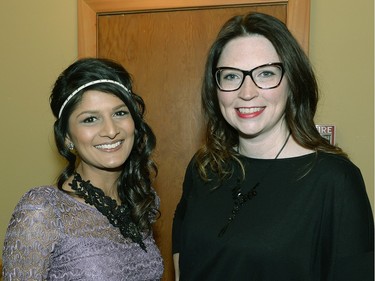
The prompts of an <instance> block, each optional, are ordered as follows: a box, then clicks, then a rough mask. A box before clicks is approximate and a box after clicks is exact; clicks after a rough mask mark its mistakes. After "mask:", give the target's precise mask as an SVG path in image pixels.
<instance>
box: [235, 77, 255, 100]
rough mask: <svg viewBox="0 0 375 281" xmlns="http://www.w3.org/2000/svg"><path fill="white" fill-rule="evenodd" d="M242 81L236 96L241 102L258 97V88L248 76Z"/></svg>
mask: <svg viewBox="0 0 375 281" xmlns="http://www.w3.org/2000/svg"><path fill="white" fill-rule="evenodd" d="M244 79H245V80H244V81H243V83H242V85H241V88H240V89H239V92H238V96H239V97H240V98H241V99H243V100H251V99H253V98H255V97H257V96H258V95H259V88H258V87H257V85H255V83H254V81H253V80H252V79H251V77H250V76H249V75H247V76H245V77H244Z"/></svg>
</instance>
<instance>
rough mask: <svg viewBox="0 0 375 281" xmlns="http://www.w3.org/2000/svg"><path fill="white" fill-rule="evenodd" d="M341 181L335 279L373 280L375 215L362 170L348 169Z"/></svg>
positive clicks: (343, 280)
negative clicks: (340, 210) (374, 214)
mask: <svg viewBox="0 0 375 281" xmlns="http://www.w3.org/2000/svg"><path fill="white" fill-rule="evenodd" d="M339 184H340V185H341V188H340V191H341V192H342V194H341V195H342V199H343V201H342V206H341V209H342V212H340V213H341V216H340V217H339V218H337V219H338V221H339V222H340V223H339V235H338V239H337V259H336V262H335V264H334V278H333V279H334V280H337V281H339V280H340V281H345V280H351V281H352V280H353V281H354V280H356V281H367V280H368V281H370V280H371V281H373V280H374V219H373V214H372V210H371V205H370V202H369V200H368V196H367V194H366V188H365V184H364V181H363V178H362V175H361V172H360V170H359V169H356V168H355V169H352V170H351V171H348V172H347V174H346V176H345V177H344V181H342V182H340V183H339Z"/></svg>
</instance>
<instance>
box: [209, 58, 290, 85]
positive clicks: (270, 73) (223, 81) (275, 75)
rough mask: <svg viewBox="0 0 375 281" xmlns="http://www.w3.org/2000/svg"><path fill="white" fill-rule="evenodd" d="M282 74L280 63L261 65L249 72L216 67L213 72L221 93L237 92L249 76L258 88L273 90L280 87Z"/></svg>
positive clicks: (282, 68)
mask: <svg viewBox="0 0 375 281" xmlns="http://www.w3.org/2000/svg"><path fill="white" fill-rule="evenodd" d="M284 72H285V71H284V67H283V64H282V63H281V62H273V63H268V64H263V65H260V66H257V67H255V68H253V69H251V70H249V71H246V70H242V69H238V68H234V67H218V68H216V70H215V81H216V85H217V87H218V88H219V89H220V90H221V91H224V92H231V91H237V90H238V89H239V88H241V86H242V84H243V81H244V80H245V78H246V76H247V75H249V76H250V77H251V80H253V82H254V84H255V85H256V86H257V87H258V88H260V89H273V88H276V87H278V86H279V85H280V83H281V80H282V79H283V76H284Z"/></svg>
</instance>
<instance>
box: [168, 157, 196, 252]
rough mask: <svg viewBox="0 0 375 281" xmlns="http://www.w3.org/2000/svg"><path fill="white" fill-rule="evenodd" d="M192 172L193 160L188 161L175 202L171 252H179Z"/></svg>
mask: <svg viewBox="0 0 375 281" xmlns="http://www.w3.org/2000/svg"><path fill="white" fill-rule="evenodd" d="M192 172H193V160H192V161H190V163H189V165H188V167H187V169H186V172H185V178H184V182H183V190H182V196H181V199H180V202H179V203H178V204H177V207H176V210H175V214H174V218H173V227H172V253H173V254H175V253H179V252H180V246H181V235H182V223H183V220H184V217H185V211H186V206H187V203H188V202H187V201H188V196H189V193H190V190H191V188H192V182H193V180H192Z"/></svg>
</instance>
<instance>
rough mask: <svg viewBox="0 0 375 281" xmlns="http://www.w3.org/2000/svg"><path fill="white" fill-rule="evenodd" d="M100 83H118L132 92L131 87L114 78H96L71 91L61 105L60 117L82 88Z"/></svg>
mask: <svg viewBox="0 0 375 281" xmlns="http://www.w3.org/2000/svg"><path fill="white" fill-rule="evenodd" d="M99 83H111V84H115V85H118V86H120V87H121V88H123V89H124V90H125V91H127V92H128V93H130V91H129V89H128V88H126V87H125V86H124V85H123V84H121V83H120V82H117V81H114V80H109V79H99V80H94V81H91V82H89V83H86V84H83V85H82V86H81V87H79V88H78V89H77V90H75V91H74V92H73V93H71V94H70V95H69V96H68V97H67V98H66V100H65V101H64V103H63V105H62V106H61V108H60V111H59V118H60V117H61V113H62V112H63V110H64V108H65V106H66V105H67V103H68V102H69V101H70V100H71V99H72V98H73V97H74V96H75V95H76V94H77V93H78V92H79V91H81V90H82V89H84V88H87V87H89V86H91V85H95V84H99Z"/></svg>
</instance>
